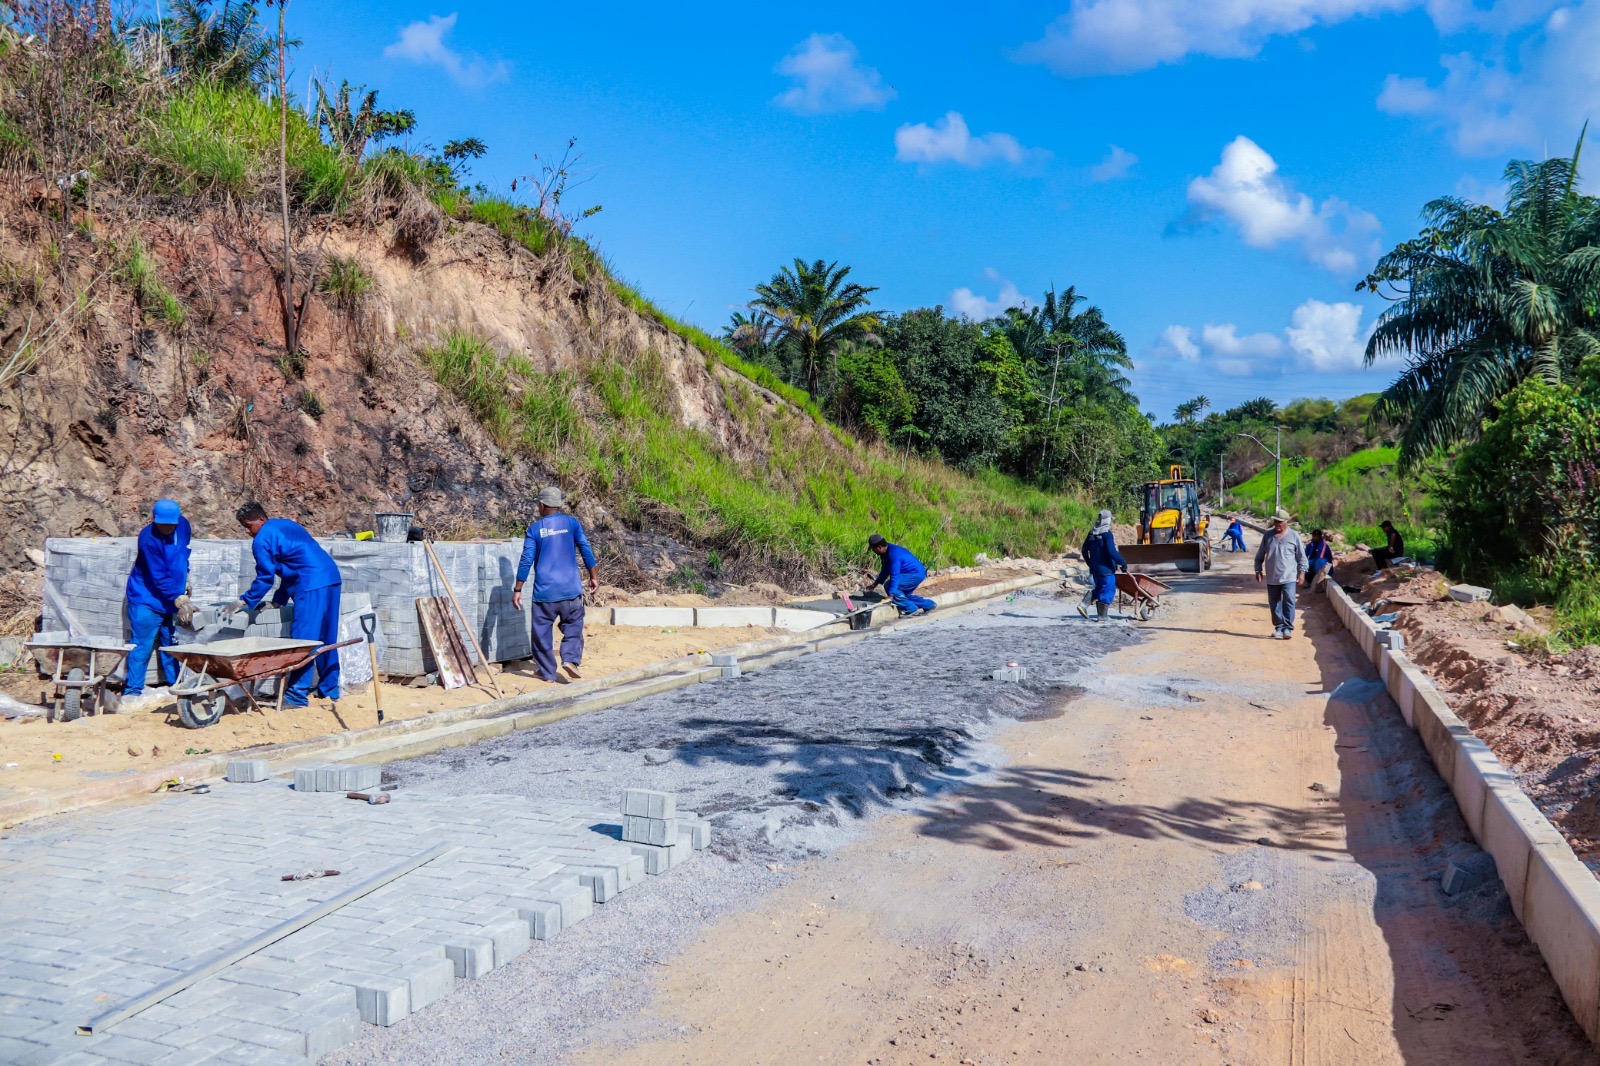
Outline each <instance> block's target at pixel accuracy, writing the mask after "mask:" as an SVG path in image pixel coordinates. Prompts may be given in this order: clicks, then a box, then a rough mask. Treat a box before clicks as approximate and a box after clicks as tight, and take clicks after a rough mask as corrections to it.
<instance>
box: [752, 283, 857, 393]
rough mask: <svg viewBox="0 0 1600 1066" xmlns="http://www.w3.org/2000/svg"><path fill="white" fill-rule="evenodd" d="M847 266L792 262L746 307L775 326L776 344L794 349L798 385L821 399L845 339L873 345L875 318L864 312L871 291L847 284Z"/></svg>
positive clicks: (757, 288)
mask: <svg viewBox="0 0 1600 1066" xmlns="http://www.w3.org/2000/svg"><path fill="white" fill-rule="evenodd" d="M849 274H850V268H849V267H847V266H846V267H842V266H840V265H839V264H838V263H837V262H834V263H824V262H823V261H822V260H821V259H818V260H816V261H815V262H813V263H807V262H806V261H805V260H803V259H799V258H796V259H795V261H794V265H793V266H786V267H784V268H783V269H781V270H779V271H778V272H777V273H776V274H774V275H773V276H772V280H771V281H769V282H767V283H766V284H764V285H757V286H756V289H755V293H756V298H755V299H754V300H753V301H751V303H750V307H751V309H752V310H754V311H758V312H764V313H765V314H767V315H769V316H771V318H772V319H773V321H774V323H776V328H777V336H778V340H779V343H782V344H786V345H789V346H790V347H792V348H793V349H794V354H795V363H796V370H797V371H798V373H799V378H800V380H799V382H798V384H799V385H800V386H801V387H802V388H804V389H805V390H806V391H807V392H809V393H811V395H812V396H816V397H821V396H822V395H823V393H822V387H823V383H824V379H825V378H826V377H827V376H828V375H829V373H830V372H831V370H832V363H833V358H834V355H835V354H836V353H837V352H838V350H839V346H840V345H841V344H843V343H844V342H845V341H860V342H865V343H869V344H870V343H876V342H877V340H878V337H877V334H876V333H875V332H874V330H876V329H877V328H878V318H877V316H876V315H874V314H873V313H872V312H870V311H868V310H867V308H868V307H869V306H870V305H871V303H872V301H871V300H870V299H868V296H869V295H870V294H871V293H874V292H877V291H878V290H877V289H876V287H869V286H866V285H857V284H856V283H855V282H846V281H845V278H846V277H848V276H849Z"/></svg>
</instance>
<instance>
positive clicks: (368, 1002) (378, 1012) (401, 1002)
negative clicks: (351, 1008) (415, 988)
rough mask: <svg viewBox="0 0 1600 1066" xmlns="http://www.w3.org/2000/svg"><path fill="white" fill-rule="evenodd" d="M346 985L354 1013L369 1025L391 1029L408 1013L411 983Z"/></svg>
mask: <svg viewBox="0 0 1600 1066" xmlns="http://www.w3.org/2000/svg"><path fill="white" fill-rule="evenodd" d="M447 961H448V960H447ZM453 972H454V971H453V970H452V973H453ZM348 983H349V984H350V985H351V987H353V988H354V989H355V990H356V1011H357V1012H358V1013H359V1014H360V1015H361V1020H362V1021H364V1022H366V1023H367V1024H368V1025H393V1024H394V1023H395V1022H398V1021H399V1020H400V1019H402V1018H404V1017H406V1016H407V1015H409V1014H410V1013H411V982H410V981H408V980H406V979H405V978H404V977H399V976H395V975H390V976H386V977H374V976H361V977H352V978H350V979H349V981H348Z"/></svg>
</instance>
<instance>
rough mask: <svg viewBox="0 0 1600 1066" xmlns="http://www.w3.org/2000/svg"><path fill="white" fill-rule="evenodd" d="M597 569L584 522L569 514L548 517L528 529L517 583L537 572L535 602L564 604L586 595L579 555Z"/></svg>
mask: <svg viewBox="0 0 1600 1066" xmlns="http://www.w3.org/2000/svg"><path fill="white" fill-rule="evenodd" d="M580 554H581V555H582V556H583V565H584V566H585V567H587V568H588V569H590V570H593V569H594V550H593V549H591V548H590V547H589V538H588V537H586V536H584V535H583V523H581V522H579V521H578V520H577V519H576V518H574V517H572V516H571V515H569V514H552V515H545V516H544V517H543V518H541V519H539V520H538V521H536V522H534V523H533V524H532V525H530V526H529V527H528V532H527V534H526V535H525V536H524V537H523V538H522V558H521V559H519V560H517V584H519V585H520V584H522V583H523V582H524V581H526V580H528V574H529V572H530V571H531V572H532V573H533V602H534V603H560V602H561V601H562V600H575V599H578V598H579V597H580V596H582V595H583V582H582V580H581V579H580V578H579V576H578V556H579V555H580Z"/></svg>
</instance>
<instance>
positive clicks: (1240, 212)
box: [1189, 136, 1378, 274]
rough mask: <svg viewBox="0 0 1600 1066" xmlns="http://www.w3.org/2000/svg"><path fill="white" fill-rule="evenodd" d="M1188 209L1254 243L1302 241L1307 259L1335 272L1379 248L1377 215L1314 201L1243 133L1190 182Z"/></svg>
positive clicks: (1332, 200) (1358, 263)
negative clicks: (1227, 224) (1203, 173)
mask: <svg viewBox="0 0 1600 1066" xmlns="http://www.w3.org/2000/svg"><path fill="white" fill-rule="evenodd" d="M1189 209H1190V213H1191V215H1192V217H1193V218H1195V219H1198V220H1201V221H1205V220H1209V219H1217V218H1221V219H1226V220H1227V221H1228V222H1231V223H1232V224H1233V225H1234V226H1235V227H1237V228H1238V230H1239V236H1240V238H1241V239H1243V241H1244V242H1245V243H1246V244H1248V245H1250V247H1252V248H1266V249H1270V248H1276V247H1277V246H1278V245H1280V244H1284V243H1286V242H1294V243H1298V244H1299V245H1300V249H1301V251H1302V252H1303V253H1304V254H1305V257H1306V258H1307V259H1308V260H1310V261H1311V262H1312V263H1315V264H1316V265H1317V266H1320V267H1322V268H1323V269H1325V270H1331V271H1333V272H1334V273H1336V274H1349V273H1352V272H1354V271H1355V270H1357V269H1359V268H1360V266H1361V265H1362V263H1363V262H1364V261H1371V260H1372V259H1373V258H1375V257H1376V256H1377V253H1378V246H1377V242H1376V240H1375V236H1376V234H1377V231H1378V220H1377V218H1375V217H1374V216H1373V215H1371V214H1370V213H1368V212H1366V211H1363V210H1361V209H1360V208H1358V207H1354V206H1352V205H1350V204H1347V203H1345V202H1344V201H1343V200H1340V199H1338V198H1337V197H1329V198H1328V199H1326V200H1324V201H1323V202H1322V203H1321V204H1320V205H1318V204H1315V203H1313V202H1312V199H1311V197H1309V196H1307V195H1306V194H1305V193H1302V192H1296V191H1295V190H1294V189H1293V188H1291V187H1290V185H1289V184H1288V183H1287V182H1286V181H1284V180H1283V178H1282V177H1280V176H1279V174H1278V164H1277V161H1276V160H1274V159H1273V158H1272V156H1270V155H1268V154H1267V153H1266V152H1265V151H1264V150H1262V148H1261V146H1260V145H1258V144H1256V143H1255V142H1254V141H1252V140H1251V139H1250V138H1248V137H1244V136H1240V137H1236V138H1234V140H1233V142H1232V143H1230V144H1229V145H1228V146H1227V147H1226V148H1224V149H1223V150H1222V160H1221V162H1219V163H1218V164H1217V165H1216V167H1215V168H1213V169H1212V171H1211V173H1210V174H1208V175H1206V176H1205V177H1200V178H1195V179H1194V180H1193V181H1191V182H1190V183H1189Z"/></svg>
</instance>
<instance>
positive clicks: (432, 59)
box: [289, 0, 1600, 418]
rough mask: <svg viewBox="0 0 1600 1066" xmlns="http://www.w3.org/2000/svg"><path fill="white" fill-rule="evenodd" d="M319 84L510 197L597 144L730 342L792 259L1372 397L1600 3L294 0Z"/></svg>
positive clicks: (1166, 366) (1562, 124) (1241, 387)
mask: <svg viewBox="0 0 1600 1066" xmlns="http://www.w3.org/2000/svg"><path fill="white" fill-rule="evenodd" d="M289 16H290V25H291V30H292V32H293V33H294V34H295V35H297V36H299V37H301V38H302V39H303V41H304V46H303V47H302V49H301V51H300V53H299V55H298V57H297V63H296V74H295V76H296V79H297V84H302V85H303V84H304V82H305V80H306V79H307V78H308V77H309V76H311V75H313V74H316V75H318V76H327V75H331V76H332V77H333V78H334V79H336V80H337V79H338V78H349V79H350V80H351V81H354V82H359V83H365V84H367V85H369V86H372V87H376V88H378V89H380V90H381V98H382V102H383V103H384V104H385V105H386V106H389V107H409V108H412V109H414V110H415V111H416V113H417V116H418V119H419V127H420V128H419V132H418V134H417V136H416V138H415V141H414V144H420V143H422V142H430V143H432V144H435V145H437V144H442V143H443V142H444V141H446V140H448V139H451V138H455V137H462V136H467V135H475V136H478V137H481V138H482V139H483V140H484V141H486V142H487V143H488V145H489V147H490V152H489V154H488V155H487V156H486V157H485V158H484V159H482V160H480V161H479V162H478V164H477V165H476V167H475V169H474V177H475V178H476V179H478V180H481V181H483V182H484V183H485V184H487V185H489V186H490V187H491V188H494V189H497V190H504V189H505V188H507V187H508V186H509V184H510V182H511V180H512V179H513V178H516V177H518V176H520V175H525V174H529V173H532V172H534V171H535V170H536V169H537V163H536V162H535V159H534V157H535V155H536V154H538V155H541V156H544V157H549V156H551V155H559V154H560V152H561V150H562V148H563V147H564V146H565V144H566V142H567V139H568V138H569V137H577V138H578V150H579V151H581V152H582V153H583V164H584V165H585V166H586V167H589V168H592V171H591V173H590V179H591V180H589V182H588V184H586V185H584V186H583V187H582V188H580V189H578V190H577V191H576V192H575V193H573V194H572V196H573V199H572V201H570V202H569V205H568V206H570V207H580V208H581V207H584V206H588V205H590V204H595V203H598V204H601V205H603V208H604V210H603V211H602V212H601V213H600V214H598V215H596V216H595V217H593V218H592V219H590V220H588V221H587V222H585V223H583V232H585V233H586V234H587V235H588V236H589V237H590V238H591V239H592V240H593V241H594V242H595V243H596V244H597V245H598V246H599V247H600V249H601V250H602V251H603V252H604V253H605V254H606V255H607V256H608V258H609V259H610V260H611V262H612V264H613V266H614V268H615V269H616V271H617V272H618V273H619V274H620V275H622V276H623V277H625V278H627V279H628V280H630V281H632V282H634V283H636V284H637V285H638V286H639V287H640V288H641V289H642V290H643V291H644V292H645V293H647V294H648V295H649V296H650V297H651V298H652V299H654V300H655V301H656V302H657V303H658V304H660V305H661V306H662V307H663V308H664V309H666V310H667V311H669V312H671V313H672V314H674V315H677V316H679V317H682V318H685V319H688V320H690V321H693V322H696V323H698V324H700V325H702V326H704V327H706V328H708V329H711V330H713V331H715V330H718V329H720V327H721V326H722V324H723V323H725V322H726V321H727V318H728V316H729V314H730V313H731V312H732V311H733V310H735V309H738V308H739V307H740V306H741V305H742V304H743V303H744V301H745V300H747V299H748V298H749V291H750V288H751V286H752V285H754V284H756V283H757V282H759V281H762V280H764V279H765V278H767V277H768V276H770V275H771V274H772V272H773V271H774V270H775V269H776V268H777V267H778V266H780V265H781V264H783V263H785V262H788V261H789V260H790V259H792V258H793V257H795V256H801V257H804V258H806V259H815V258H823V259H829V260H839V261H840V262H843V263H848V264H850V265H851V266H852V267H853V268H854V274H853V275H852V276H853V279H854V280H858V281H861V282H862V283H865V284H869V285H876V286H878V287H879V291H878V292H877V293H876V294H875V296H874V299H875V302H876V304H877V306H879V307H880V308H882V309H885V310H903V309H908V308H912V307H921V306H928V305H932V304H943V305H944V306H945V307H946V308H952V309H958V310H961V311H965V312H967V313H971V314H974V315H982V314H984V313H987V312H989V311H990V310H993V309H998V308H999V307H1001V306H1003V305H1004V303H1005V302H1007V301H1014V300H1016V299H1018V298H1019V297H1020V298H1031V299H1038V298H1039V296H1040V295H1041V294H1042V293H1043V291H1044V290H1045V289H1046V288H1047V287H1049V286H1051V285H1054V286H1057V287H1065V286H1067V285H1076V286H1077V288H1078V291H1079V292H1080V293H1083V294H1085V295H1086V296H1088V298H1089V299H1090V300H1091V301H1093V302H1094V303H1096V304H1098V305H1100V307H1101V308H1102V309H1103V310H1104V311H1105V313H1106V315H1107V317H1108V319H1109V320H1110V322H1111V323H1112V325H1113V326H1115V327H1116V328H1117V329H1119V330H1121V331H1122V332H1123V334H1124V335H1125V336H1126V337H1127V339H1128V344H1129V348H1130V350H1131V352H1132V353H1133V355H1134V357H1135V360H1136V362H1137V364H1138V369H1137V370H1136V372H1135V374H1134V375H1133V377H1134V382H1135V386H1136V391H1137V392H1138V394H1139V396H1140V398H1141V401H1142V405H1143V407H1144V408H1145V409H1146V410H1150V411H1154V412H1156V413H1157V414H1158V415H1160V416H1161V417H1163V418H1165V417H1169V416H1170V413H1171V410H1172V408H1173V406H1174V405H1175V404H1177V403H1178V402H1180V401H1182V400H1185V399H1187V398H1189V397H1191V396H1194V395H1196V394H1205V395H1206V396H1208V397H1209V398H1210V399H1211V400H1212V402H1213V405H1214V406H1216V407H1218V408H1221V407H1225V406H1227V405H1230V404H1232V403H1236V402H1239V401H1240V400H1243V399H1248V398H1250V397H1254V396H1261V395H1266V396H1271V397H1273V398H1275V399H1278V400H1286V399H1289V398H1292V397H1294V396H1300V395H1326V396H1334V397H1341V396H1348V395H1353V394H1356V393H1359V392H1365V391H1372V390H1376V389H1379V388H1381V387H1382V386H1383V385H1385V384H1386V383H1387V382H1388V380H1389V379H1390V378H1391V377H1392V376H1393V375H1394V373H1395V372H1396V370H1397V369H1398V367H1397V366H1396V365H1394V364H1393V363H1380V364H1378V366H1377V367H1375V368H1373V369H1372V370H1363V369H1361V368H1360V360H1359V352H1360V350H1361V347H1362V344H1363V343H1364V340H1365V337H1366V334H1367V332H1368V330H1370V328H1371V324H1372V321H1373V317H1374V316H1375V315H1376V314H1377V313H1378V312H1379V311H1381V309H1382V302H1381V301H1380V300H1378V299H1377V298H1375V297H1369V296H1364V295H1358V294H1356V293H1355V292H1354V287H1355V283H1356V281H1357V280H1358V279H1359V278H1360V277H1361V276H1362V275H1363V274H1364V273H1365V271H1366V270H1367V269H1368V268H1370V266H1371V264H1372V262H1373V261H1374V259H1375V258H1376V256H1377V254H1378V253H1379V252H1380V251H1381V250H1384V249H1387V248H1388V247H1390V246H1392V245H1393V244H1394V243H1396V242H1398V241H1400V240H1403V239H1405V238H1407V237H1410V236H1412V235H1413V234H1414V233H1415V232H1416V228H1417V217H1418V211H1419V209H1420V208H1421V206H1422V204H1423V203H1424V202H1426V201H1427V200H1428V199H1430V198H1432V197H1434V196H1437V195H1441V194H1458V195H1465V196H1469V197H1471V198H1474V199H1483V198H1488V199H1490V200H1491V201H1493V200H1495V198H1496V197H1498V196H1499V193H1500V176H1501V173H1502V171H1503V169H1504V166H1505V162H1506V160H1507V159H1509V158H1513V157H1516V158H1540V157H1543V156H1544V155H1545V154H1546V153H1547V152H1548V153H1551V154H1556V153H1567V152H1570V151H1571V148H1572V145H1573V142H1574V140H1575V139H1576V136H1577V133H1578V129H1579V127H1580V126H1581V124H1582V122H1583V121H1584V119H1585V118H1586V117H1587V116H1588V113H1589V110H1590V109H1591V108H1593V107H1594V105H1595V103H1596V102H1600V63H1596V62H1595V61H1594V60H1593V57H1594V56H1595V55H1600V0H1576V2H1567V3H1560V2H1556V0H1500V2H1498V3H1494V4H1492V5H1491V4H1490V3H1489V2H1488V0H1480V2H1479V3H1478V4H1477V6H1474V4H1473V3H1472V0H1062V2H1058V3H1030V2H1022V0H1009V2H1008V0H999V2H994V3H990V4H984V5H976V4H960V5H957V4H945V3H921V4H916V5H910V4H906V5H859V4H858V5H840V4H826V3H823V4H812V5H808V6H806V7H804V8H803V9H791V8H787V7H763V6H759V5H758V6H756V7H751V6H748V5H740V6H738V7H735V6H733V5H725V6H724V5H671V6H668V5H645V4H620V5H605V4H597V5H595V6H594V7H587V6H584V5H576V6H575V5H542V4H528V3H517V4H509V3H488V2H469V0H459V2H449V3H444V4H438V3H419V2H413V0H401V2H386V3H372V2H361V0H349V2H345V3H340V4H316V3H295V4H293V5H292V6H291V7H290V9H289Z"/></svg>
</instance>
